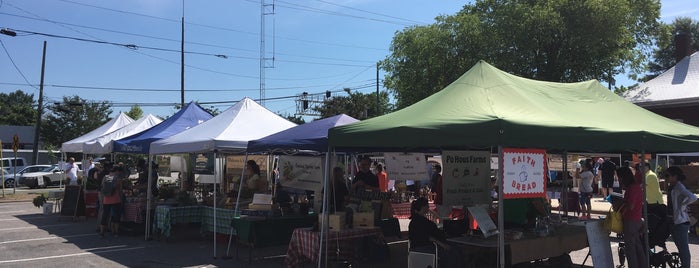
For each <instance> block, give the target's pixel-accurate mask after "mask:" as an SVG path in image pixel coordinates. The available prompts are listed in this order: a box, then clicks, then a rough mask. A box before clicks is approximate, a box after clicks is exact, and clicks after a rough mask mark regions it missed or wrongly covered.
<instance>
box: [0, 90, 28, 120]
mask: <svg viewBox="0 0 699 268" xmlns="http://www.w3.org/2000/svg"><path fill="white" fill-rule="evenodd" d="M36 106H37V102H36V101H35V100H34V94H26V93H24V92H22V91H21V90H17V91H15V92H11V93H9V94H8V93H0V125H11V126H33V125H34V123H35V122H36Z"/></svg>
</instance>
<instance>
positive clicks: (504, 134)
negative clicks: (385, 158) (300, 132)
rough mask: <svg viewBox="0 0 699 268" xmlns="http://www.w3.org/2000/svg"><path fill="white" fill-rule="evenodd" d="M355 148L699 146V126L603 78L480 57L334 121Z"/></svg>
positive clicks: (334, 139) (335, 138)
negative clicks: (525, 71)
mask: <svg viewBox="0 0 699 268" xmlns="http://www.w3.org/2000/svg"><path fill="white" fill-rule="evenodd" d="M329 142H330V145H331V146H333V147H336V148H342V149H343V150H354V151H368V150H377V151H378V150H381V151H418V150H425V149H469V148H470V149H486V148H493V147H495V146H499V145H501V146H508V147H529V148H542V149H548V150H551V151H581V152H622V151H633V152H641V151H645V152H691V151H699V128H696V127H693V126H690V125H686V124H683V123H680V122H677V121H674V120H671V119H668V118H665V117H662V116H660V115H657V114H654V113H652V112H649V111H648V110H645V109H643V108H641V107H639V106H636V105H634V104H632V103H630V102H628V101H626V100H625V99H624V98H622V97H620V96H617V95H616V94H614V93H612V92H611V91H609V90H608V89H606V88H605V87H604V86H602V85H601V84H600V83H599V82H597V81H595V80H591V81H586V82H579V83H569V84H565V83H554V82H542V81H535V80H530V79H526V78H521V77H517V76H514V75H511V74H508V73H506V72H503V71H501V70H498V69H497V68H495V67H493V66H491V65H489V64H488V63H486V62H484V61H480V62H478V63H477V64H476V65H475V66H474V67H473V68H471V69H470V70H469V71H468V72H466V73H465V74H464V75H462V76H461V77H460V78H459V79H457V80H456V81H454V82H453V83H452V84H450V85H449V86H447V87H446V88H444V89H443V90H441V91H439V92H437V93H435V94H433V95H432V96H430V97H428V98H425V99H423V100H422V101H420V102H417V103H415V104H413V105H411V106H409V107H406V108H404V109H401V110H399V111H396V112H393V113H390V114H387V115H383V116H379V117H376V118H372V119H368V120H365V121H361V122H358V123H355V124H350V125H345V126H340V127H336V128H332V129H330V131H329Z"/></svg>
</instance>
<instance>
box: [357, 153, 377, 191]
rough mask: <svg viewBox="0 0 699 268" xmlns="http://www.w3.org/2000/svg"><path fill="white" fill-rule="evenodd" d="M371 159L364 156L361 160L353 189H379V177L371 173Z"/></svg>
mask: <svg viewBox="0 0 699 268" xmlns="http://www.w3.org/2000/svg"><path fill="white" fill-rule="evenodd" d="M370 168H371V159H370V158H369V157H368V156H365V157H362V158H361V159H360V160H359V172H357V175H355V176H354V180H352V190H353V191H354V190H357V188H365V189H370V190H374V191H379V177H377V176H376V175H374V173H371V170H370Z"/></svg>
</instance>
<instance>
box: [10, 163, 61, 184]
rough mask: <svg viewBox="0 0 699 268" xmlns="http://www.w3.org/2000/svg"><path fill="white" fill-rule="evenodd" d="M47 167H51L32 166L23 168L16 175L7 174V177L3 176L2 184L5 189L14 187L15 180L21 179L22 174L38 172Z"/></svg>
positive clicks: (47, 166)
mask: <svg viewBox="0 0 699 268" xmlns="http://www.w3.org/2000/svg"><path fill="white" fill-rule="evenodd" d="M49 167H51V165H33V166H27V167H24V168H23V169H22V170H20V171H18V172H17V174H9V173H7V175H5V181H4V182H3V183H4V184H5V188H12V187H15V180H16V179H18V178H19V177H21V176H22V174H24V173H32V172H39V171H42V170H44V169H46V168H49Z"/></svg>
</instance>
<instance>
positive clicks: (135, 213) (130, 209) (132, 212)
mask: <svg viewBox="0 0 699 268" xmlns="http://www.w3.org/2000/svg"><path fill="white" fill-rule="evenodd" d="M144 211H146V204H142V203H125V204H124V215H122V216H121V220H122V221H125V222H135V223H143V212H144Z"/></svg>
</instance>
